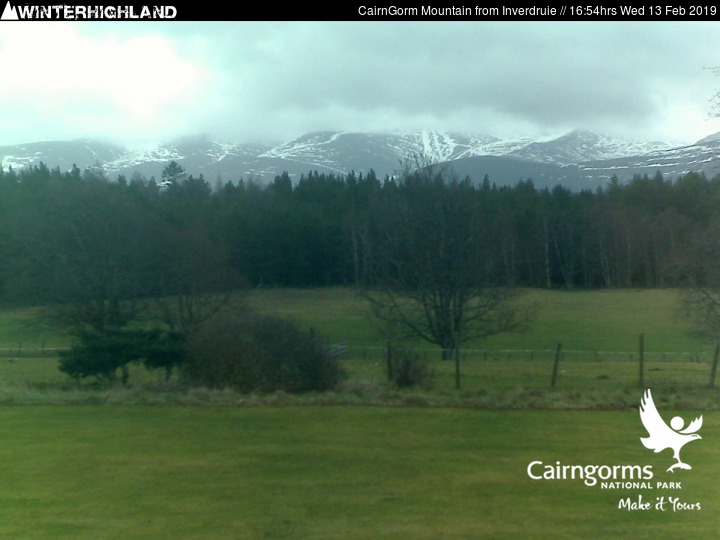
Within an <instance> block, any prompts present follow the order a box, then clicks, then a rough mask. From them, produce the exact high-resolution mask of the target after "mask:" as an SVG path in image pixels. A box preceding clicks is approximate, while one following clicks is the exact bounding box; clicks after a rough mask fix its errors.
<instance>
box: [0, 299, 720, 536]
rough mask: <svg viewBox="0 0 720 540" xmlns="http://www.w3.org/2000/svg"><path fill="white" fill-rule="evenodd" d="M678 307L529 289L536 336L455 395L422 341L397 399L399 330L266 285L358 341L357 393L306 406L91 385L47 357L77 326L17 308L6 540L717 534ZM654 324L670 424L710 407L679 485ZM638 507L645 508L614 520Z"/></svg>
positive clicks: (310, 317)
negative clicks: (566, 468) (394, 346)
mask: <svg viewBox="0 0 720 540" xmlns="http://www.w3.org/2000/svg"><path fill="white" fill-rule="evenodd" d="M676 295H677V293H676V292H675V291H671V290H651V291H645V290H642V291H602V292H600V291H596V292H571V293H565V292H557V291H529V292H528V294H527V298H528V300H531V301H533V302H537V303H538V304H539V305H540V306H541V311H540V314H539V318H538V320H537V322H536V324H535V325H534V326H533V328H532V329H531V331H530V332H528V333H526V334H521V335H507V336H497V337H495V338H493V339H492V340H487V341H486V342H483V343H474V344H470V345H468V347H466V350H465V352H464V353H463V354H464V355H465V356H464V357H463V385H462V388H461V389H460V390H455V389H454V387H453V379H452V366H450V365H449V364H450V363H447V362H445V363H444V362H440V361H439V360H437V359H438V358H439V351H438V350H437V349H435V348H433V347H430V346H428V345H426V344H422V343H417V342H415V343H410V344H407V345H408V346H413V347H417V348H419V349H420V350H421V351H423V352H426V353H427V354H428V357H429V358H431V359H432V360H433V361H432V364H433V368H434V369H435V370H436V377H435V380H434V382H433V384H432V386H431V387H429V388H422V389H415V390H407V391H403V390H397V389H393V388H388V387H387V385H386V383H385V378H384V370H383V348H384V345H385V340H386V336H385V335H384V334H383V331H382V327H381V326H380V325H378V324H377V322H376V321H375V320H374V319H373V318H372V316H371V314H370V313H369V312H368V310H367V307H366V306H365V305H364V303H363V301H362V300H361V299H359V298H358V297H357V296H355V295H354V293H353V292H352V291H351V290H349V289H319V290H257V291H253V293H252V294H251V296H250V299H249V301H250V302H251V303H253V304H254V305H255V306H257V307H259V308H260V309H262V310H265V311H267V312H273V313H280V314H283V315H286V316H288V317H291V318H293V319H294V320H296V321H297V322H298V323H299V324H301V325H303V326H307V327H313V328H315V329H316V330H317V331H318V332H320V333H322V334H323V335H325V336H327V339H328V341H329V342H331V343H332V342H341V341H342V342H345V343H346V344H347V346H348V354H347V356H346V357H345V358H343V359H342V362H343V364H344V365H345V367H346V369H347V370H348V372H349V378H348V380H347V381H346V383H345V386H344V388H343V389H342V390H341V391H339V392H336V393H332V394H330V395H325V396H323V395H310V396H303V397H295V396H288V395H282V394H276V395H271V396H241V395H237V394H234V393H232V392H222V391H217V392H212V391H208V390H202V389H196V390H185V391H180V390H178V389H176V388H173V387H172V386H171V385H168V384H166V383H164V382H163V380H162V377H159V376H156V375H155V374H152V373H145V372H140V371H137V372H133V373H132V374H131V379H130V385H129V386H128V387H126V388H119V387H118V388H102V387H96V386H94V385H92V384H84V385H80V386H78V385H75V384H74V383H70V382H69V381H68V380H67V378H66V377H64V376H63V375H62V374H61V373H59V372H58V371H57V369H56V363H57V359H56V358H55V357H54V356H52V351H50V349H52V348H53V347H62V346H66V345H67V343H68V340H67V337H66V336H64V335H63V334H62V333H61V332H59V331H58V330H57V329H53V328H52V327H50V326H47V325H42V324H37V323H35V322H34V320H35V319H34V316H33V315H34V313H33V312H32V310H19V311H6V312H3V313H1V314H0V345H2V346H4V347H5V349H6V350H5V352H4V355H3V356H4V357H3V358H0V404H2V405H3V406H2V407H1V408H0V441H2V444H0V469H2V473H1V474H0V479H2V482H0V500H2V505H0V537H1V538H48V539H57V538H68V539H71V538H72V539H84V538H88V539H91V538H92V539H98V538H102V539H115V538H117V539H121V538H122V539H136V538H137V539H163V538H167V539H170V538H172V539H195V538H197V539H200V538H202V539H207V538H228V539H229V538H232V539H248V540H255V539H258V540H259V539H273V538H275V539H318V540H320V539H322V540H325V539H350V540H353V539H358V540H359V539H373V540H374V539H407V538H413V539H416V538H417V539H428V540H436V539H485V538H487V539H495V538H497V539H508V538H513V539H514V538H531V539H545V538H547V539H563V538H567V539H576V538H591V539H606V538H614V539H615V538H617V539H624V538H633V539H642V538H653V539H657V538H659V539H663V538H668V539H671V538H708V539H711V538H717V536H718V533H719V532H720V513H719V512H718V508H719V507H720V492H718V490H717V487H716V482H715V481H714V478H716V477H717V475H718V474H719V473H720V463H718V461H717V459H715V454H716V449H717V448H718V446H717V444H718V443H717V441H718V437H719V436H720V419H718V417H717V415H716V414H715V411H716V410H717V405H716V403H717V392H716V390H715V389H711V388H709V387H708V384H707V377H708V375H709V365H708V362H709V359H710V355H711V353H712V347H711V346H710V345H708V344H703V343H699V342H696V341H695V340H693V339H692V338H690V337H688V330H689V329H688V328H687V326H686V325H685V322H684V321H683V320H681V319H679V318H678V317H677V316H676V315H675V307H674V306H675V303H676V299H677V296H676ZM640 333H643V334H644V335H645V344H646V351H647V372H646V377H647V386H649V387H651V388H652V390H653V393H654V395H655V400H656V403H657V405H658V408H659V410H660V412H661V414H662V415H663V416H664V417H665V418H666V419H669V418H670V417H671V415H680V416H682V417H683V418H684V419H685V420H686V421H687V420H689V419H690V418H694V417H695V416H697V415H700V414H702V415H703V417H704V424H703V427H702V429H701V431H700V433H701V435H702V437H703V439H702V440H699V441H695V442H693V443H692V444H689V445H687V446H686V447H685V448H684V449H683V453H682V456H683V460H684V461H686V462H687V463H689V464H691V465H692V470H678V471H675V472H673V473H668V472H666V468H667V467H668V466H669V465H670V464H671V463H672V462H673V459H672V453H671V451H670V450H665V451H664V452H661V453H658V454H655V453H653V452H651V451H650V450H648V449H646V448H644V447H643V446H642V445H641V444H640V441H639V439H640V437H643V436H646V432H645V430H644V428H643V426H642V424H641V422H640V419H639V414H638V404H639V401H640V397H641V394H642V390H641V389H640V387H639V386H638V380H637V351H638V349H637V347H638V335H639V334H640ZM557 343H562V344H563V350H565V356H564V357H563V359H562V364H561V365H562V370H563V371H562V372H561V374H560V377H559V380H558V386H557V387H556V388H554V389H551V388H550V387H549V386H550V373H551V363H552V356H553V349H554V347H555V346H556V345H557ZM43 350H44V352H45V354H44V355H41V354H40V353H38V352H37V351H40V352H43ZM543 351H544V352H543ZM633 355H634V356H633ZM519 409H522V410H519ZM552 409H555V410H552ZM592 409H603V410H592ZM671 410H672V411H675V412H673V413H670V412H669V411H671ZM533 461H542V462H543V463H548V464H552V465H554V464H556V462H560V463H562V464H569V465H575V464H577V465H582V466H585V465H613V464H638V465H650V466H652V471H653V478H652V479H651V481H649V483H648V485H643V486H626V487H621V488H619V489H603V488H601V487H600V485H594V486H588V485H586V483H584V482H583V480H581V479H574V480H573V479H563V480H554V479H547V480H534V479H532V478H530V477H529V475H528V472H527V467H528V464H529V463H531V462H533ZM658 482H677V483H680V484H681V489H677V488H676V487H673V488H668V487H667V486H662V485H658ZM639 497H641V498H642V500H643V501H649V502H650V503H652V504H651V507H650V509H648V510H628V509H625V508H619V503H620V501H621V500H626V499H628V498H630V499H631V500H632V501H638V498H639ZM658 498H662V500H663V501H664V504H663V506H661V507H658V506H656V504H657V503H658V501H659V500H660V499H658ZM670 498H673V499H678V500H680V501H682V502H685V503H688V504H697V503H700V509H699V510H697V509H695V510H679V509H678V510H675V509H674V508H673V506H672V505H671V503H670V502H669V501H670Z"/></svg>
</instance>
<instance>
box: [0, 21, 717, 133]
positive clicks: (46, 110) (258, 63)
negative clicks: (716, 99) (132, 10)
mask: <svg viewBox="0 0 720 540" xmlns="http://www.w3.org/2000/svg"><path fill="white" fill-rule="evenodd" d="M0 24H1V26H0V66H1V67H2V75H1V76H0V123H1V125H2V129H0V144H14V143H22V142H32V141H41V140H55V139H69V138H83V137H101V138H104V139H109V140H114V141H116V142H120V143H124V144H130V145H143V144H151V143H154V142H159V141H163V140H167V139H169V138H174V137H179V136H185V135H190V134H197V133H205V134H207V135H209V136H211V137H213V138H217V139H220V140H225V141H228V142H255V141H260V142H278V143H279V142H285V141H287V140H290V139H292V138H294V137H296V136H298V135H301V134H303V133H306V132H310V131H318V130H343V131H386V130H390V131H395V130H407V129H440V130H446V131H462V132H467V133H476V134H488V135H495V136H498V137H502V138H506V137H518V136H531V137H538V136H550V135H554V134H561V133H563V132H566V131H570V130H572V129H588V130H592V131H596V132H598V133H602V134H608V135H614V136H627V137H633V138H638V139H645V140H663V141H672V142H678V143H691V142H694V141H696V140H697V139H700V138H702V137H704V136H706V135H709V134H711V133H714V132H718V131H720V120H718V119H712V118H711V114H712V112H713V109H712V103H711V100H712V98H713V96H714V95H715V93H716V92H717V91H718V89H720V77H719V76H717V74H715V73H714V72H713V71H712V70H710V69H708V68H712V67H714V66H720V23H718V22H649V21H641V22H622V21H621V22H578V23H575V22H522V21H518V22H438V21H428V22H408V21H405V22H383V21H356V22H318V23H313V22H221V23H216V22H192V23H185V22H158V23H156V22H116V23H105V22H80V23H74V22H49V23H45V22H37V23H29V22H18V23H0Z"/></svg>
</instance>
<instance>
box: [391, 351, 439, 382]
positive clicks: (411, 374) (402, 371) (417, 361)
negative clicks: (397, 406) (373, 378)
mask: <svg viewBox="0 0 720 540" xmlns="http://www.w3.org/2000/svg"><path fill="white" fill-rule="evenodd" d="M388 355H389V356H388V362H387V366H386V367H387V371H388V374H387V375H388V381H390V383H391V384H392V385H393V386H395V387H396V388H414V387H417V386H427V385H428V384H429V383H430V381H431V379H432V377H433V373H432V370H431V369H430V363H429V362H428V360H427V359H426V358H423V357H422V356H420V354H419V353H417V352H414V351H410V350H407V349H396V348H394V347H392V348H391V349H390V350H389V351H388Z"/></svg>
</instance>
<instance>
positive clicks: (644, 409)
mask: <svg viewBox="0 0 720 540" xmlns="http://www.w3.org/2000/svg"><path fill="white" fill-rule="evenodd" d="M640 420H642V423H643V426H645V429H647V432H648V434H649V435H650V436H649V437H644V438H641V439H640V441H641V442H642V443H643V445H644V446H645V448H649V449H650V450H654V451H655V453H658V452H662V451H663V450H665V449H666V448H672V450H673V457H674V458H675V459H676V460H677V463H674V464H673V465H672V466H671V467H670V468H669V469H668V472H672V471H673V469H676V468H680V469H692V467H690V465H688V464H687V463H683V462H682V461H681V460H680V449H681V448H682V447H683V446H685V445H686V444H687V443H689V442H690V441H694V440H696V439H702V437H701V436H700V435H698V434H697V431H698V430H699V429H700V428H701V427H702V423H703V417H702V416H700V417H698V418H696V419H695V420H693V421H692V422H690V424H688V426H687V427H686V428H685V429H683V426H684V425H685V421H684V420H683V419H682V418H680V417H679V416H676V417H675V418H673V419H672V420H671V421H670V425H669V426H668V425H667V424H666V423H665V421H664V420H663V419H662V417H661V416H660V413H658V410H657V408H656V407H655V402H653V398H652V394H651V393H650V390H645V395H644V396H643V399H642V401H640Z"/></svg>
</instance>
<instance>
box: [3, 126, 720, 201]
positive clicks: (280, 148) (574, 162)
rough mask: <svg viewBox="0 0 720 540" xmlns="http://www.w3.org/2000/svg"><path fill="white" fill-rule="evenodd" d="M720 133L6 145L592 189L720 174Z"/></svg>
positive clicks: (57, 154) (128, 172) (11, 154)
mask: <svg viewBox="0 0 720 540" xmlns="http://www.w3.org/2000/svg"><path fill="white" fill-rule="evenodd" d="M719 157H720V134H715V135H711V136H709V137H706V138H704V139H702V140H700V141H698V142H697V143H695V144H694V145H690V146H684V147H680V148H676V147H672V145H670V144H667V143H662V142H644V141H629V140H619V139H616V138H610V137H604V136H601V135H597V134H594V133H590V132H586V131H573V132H571V133H567V134H565V135H562V136H560V137H555V138H547V139H544V140H533V139H514V140H503V139H499V138H497V137H492V136H488V135H468V134H460V133H445V132H438V131H418V132H413V133H360V132H316V133H309V134H306V135H303V136H301V137H298V138H296V139H293V140H291V141H288V142H286V143H283V144H280V145H277V146H270V145H262V144H230V143H221V142H217V141H213V140H211V139H210V138H208V137H204V136H197V137H189V138H184V139H179V140H175V141H172V142H169V143H167V144H163V145H159V146H157V147H156V148H152V149H147V150H142V151H133V150H128V149H125V148H122V147H120V146H118V145H114V144H109V143H104V142H100V141H89V140H77V141H55V142H39V143H29V144H22V145H14V146H4V147H0V164H1V165H2V167H3V168H5V169H7V168H8V167H13V168H15V169H17V168H21V167H24V166H27V165H30V164H37V163H38V162H41V161H42V162H43V163H45V164H46V165H47V166H48V167H50V168H54V167H59V168H60V169H61V170H68V169H70V168H71V167H72V166H73V165H77V166H78V167H80V168H81V169H83V168H86V167H91V166H92V167H96V166H102V167H103V168H104V169H105V171H106V172H107V174H108V176H109V177H110V178H116V177H117V176H119V175H124V176H125V177H126V178H128V179H131V178H132V176H133V175H138V174H139V175H143V176H144V177H146V178H150V177H155V178H156V179H159V178H160V176H161V174H162V170H163V168H164V167H165V166H166V165H167V164H168V163H169V162H170V161H176V162H178V163H179V164H180V165H182V166H183V167H184V168H185V169H186V170H187V171H188V173H190V174H192V175H194V176H199V175H200V174H202V175H203V176H204V177H205V179H206V180H208V181H209V182H211V183H214V182H215V181H220V182H221V183H225V182H228V181H232V182H236V181H238V180H240V179H241V178H242V179H245V180H246V181H248V180H253V181H257V182H268V181H271V180H272V179H273V178H274V177H275V176H276V175H278V174H281V173H282V172H285V171H286V172H288V173H289V174H290V175H291V177H295V178H299V177H300V175H302V174H307V173H308V172H309V171H319V172H333V173H339V174H345V173H348V172H350V171H355V172H356V173H367V171H369V170H370V169H372V170H374V171H375V173H376V174H377V175H378V176H379V177H381V178H382V177H384V176H386V175H393V174H396V173H397V172H398V171H400V170H402V168H403V166H405V165H413V164H416V163H426V162H431V163H444V164H445V165H447V166H449V167H451V168H452V169H453V171H454V172H455V173H456V174H457V175H458V176H462V177H464V176H465V175H469V176H470V177H471V178H473V179H474V180H476V181H480V180H482V178H483V177H484V176H485V175H487V176H488V177H489V178H490V180H491V181H493V182H495V183H497V184H499V185H501V184H514V183H516V182H518V181H519V180H526V179H528V178H532V179H533V181H534V182H535V183H536V185H539V186H550V187H552V186H554V185H556V184H563V185H566V186H568V187H572V188H576V189H580V188H585V187H588V188H593V187H597V186H598V185H600V184H602V183H604V182H606V181H607V180H608V179H610V178H611V177H612V176H613V175H616V176H617V177H618V178H619V179H620V180H627V179H629V178H631V177H632V176H633V175H635V174H650V175H654V174H655V173H656V172H657V171H658V170H659V171H660V172H662V173H663V174H664V175H665V176H666V177H671V178H674V177H677V176H680V175H682V174H685V173H686V172H689V171H698V172H700V171H702V172H704V173H705V174H707V175H708V176H713V175H715V174H718V173H720V160H719V159H718V158H719Z"/></svg>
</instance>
